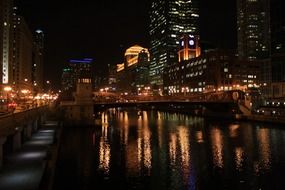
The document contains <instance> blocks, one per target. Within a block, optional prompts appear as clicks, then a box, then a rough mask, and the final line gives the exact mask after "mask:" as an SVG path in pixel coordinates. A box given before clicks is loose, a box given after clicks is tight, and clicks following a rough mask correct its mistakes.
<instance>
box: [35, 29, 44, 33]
mask: <svg viewBox="0 0 285 190" xmlns="http://www.w3.org/2000/svg"><path fill="white" fill-rule="evenodd" d="M36 33H37V34H42V33H44V32H43V31H42V30H39V29H38V30H36Z"/></svg>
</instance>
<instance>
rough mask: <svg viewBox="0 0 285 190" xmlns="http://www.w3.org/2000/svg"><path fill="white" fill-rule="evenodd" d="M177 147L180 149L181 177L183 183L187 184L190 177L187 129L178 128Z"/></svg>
mask: <svg viewBox="0 0 285 190" xmlns="http://www.w3.org/2000/svg"><path fill="white" fill-rule="evenodd" d="M178 136H179V138H178V139H179V145H180V148H181V161H182V163H181V164H182V169H183V177H184V180H185V182H188V178H189V175H190V168H189V166H190V142H189V130H188V128H185V127H182V126H180V127H179V129H178Z"/></svg>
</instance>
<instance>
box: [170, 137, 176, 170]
mask: <svg viewBox="0 0 285 190" xmlns="http://www.w3.org/2000/svg"><path fill="white" fill-rule="evenodd" d="M176 155H177V136H176V134H175V133H171V134H170V141H169V157H170V163H171V165H173V166H175V165H176Z"/></svg>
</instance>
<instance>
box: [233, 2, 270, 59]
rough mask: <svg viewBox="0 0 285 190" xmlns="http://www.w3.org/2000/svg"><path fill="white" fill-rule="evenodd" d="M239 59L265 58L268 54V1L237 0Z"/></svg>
mask: <svg viewBox="0 0 285 190" xmlns="http://www.w3.org/2000/svg"><path fill="white" fill-rule="evenodd" d="M237 27H238V54H239V58H240V59H246V60H256V59H267V58H269V55H270V1H269V0H250V1H249V0H237Z"/></svg>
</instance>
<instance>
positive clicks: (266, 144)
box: [257, 128, 271, 170]
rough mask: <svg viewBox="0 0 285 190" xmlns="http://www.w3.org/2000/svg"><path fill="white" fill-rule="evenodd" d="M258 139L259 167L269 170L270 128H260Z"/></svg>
mask: <svg viewBox="0 0 285 190" xmlns="http://www.w3.org/2000/svg"><path fill="white" fill-rule="evenodd" d="M257 139H258V142H259V144H258V145H259V147H258V150H259V156H260V161H259V165H258V168H259V169H262V170H268V169H270V167H271V156H270V154H271V151H270V141H269V140H270V136H269V129H264V128H260V129H259V130H257Z"/></svg>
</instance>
